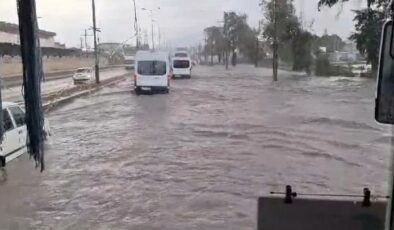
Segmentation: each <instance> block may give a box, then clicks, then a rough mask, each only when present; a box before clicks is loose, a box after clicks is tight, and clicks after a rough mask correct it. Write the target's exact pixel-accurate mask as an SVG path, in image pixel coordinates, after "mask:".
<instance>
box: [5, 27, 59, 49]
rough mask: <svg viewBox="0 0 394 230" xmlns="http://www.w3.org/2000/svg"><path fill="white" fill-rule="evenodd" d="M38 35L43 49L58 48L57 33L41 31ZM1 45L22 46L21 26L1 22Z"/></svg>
mask: <svg viewBox="0 0 394 230" xmlns="http://www.w3.org/2000/svg"><path fill="white" fill-rule="evenodd" d="M38 34H39V37H40V45H41V47H53V48H55V47H58V45H57V44H56V42H55V36H56V33H54V32H49V31H45V30H40V31H39V33H38ZM0 43H7V44H13V45H20V38H19V26H18V25H17V24H13V23H8V22H3V21H0Z"/></svg>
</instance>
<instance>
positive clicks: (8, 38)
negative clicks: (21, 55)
mask: <svg viewBox="0 0 394 230" xmlns="http://www.w3.org/2000/svg"><path fill="white" fill-rule="evenodd" d="M0 42H2V43H12V44H19V36H18V35H17V34H10V33H5V32H2V31H0Z"/></svg>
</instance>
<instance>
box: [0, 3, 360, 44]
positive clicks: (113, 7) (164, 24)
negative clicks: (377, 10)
mask: <svg viewBox="0 0 394 230" xmlns="http://www.w3.org/2000/svg"><path fill="white" fill-rule="evenodd" d="M259 1H260V0H198V1H194V0H136V3H137V8H138V12H137V14H138V20H139V21H140V24H141V27H142V29H143V31H146V32H147V33H148V35H149V39H150V35H151V27H150V25H151V24H150V13H149V12H148V11H143V10H141V8H143V7H144V8H149V9H156V8H157V7H160V10H157V11H154V13H153V18H154V19H155V21H156V22H154V25H155V27H154V28H155V33H156V34H157V33H158V30H159V29H158V28H159V27H160V31H161V35H162V36H161V37H162V40H165V41H166V42H167V43H168V44H171V45H172V46H183V45H194V44H198V43H199V42H201V41H202V40H203V29H204V28H205V27H208V26H211V25H219V24H220V20H222V17H223V11H230V10H232V11H236V12H239V13H246V14H247V15H248V16H249V17H248V22H249V24H250V25H252V26H257V23H258V20H259V19H261V17H262V12H261V8H260V7H259V5H258V3H259ZM36 2H37V11H38V13H37V14H38V16H39V17H41V18H40V19H39V26H40V28H41V29H45V30H49V31H53V32H56V33H57V38H56V39H57V40H58V41H60V42H62V43H66V45H67V46H68V47H71V46H77V47H79V46H80V35H81V34H82V33H83V31H84V29H85V28H89V27H90V26H91V24H92V20H91V1H90V0H66V1H64V0H36ZM317 2H318V0H294V4H295V7H296V9H297V14H298V15H300V12H301V10H302V12H303V18H304V22H305V25H306V26H308V25H311V24H312V22H313V24H312V27H311V28H310V30H312V31H313V32H314V33H317V34H319V35H320V34H322V33H323V32H324V31H325V30H327V31H328V33H329V34H332V33H336V34H338V35H340V36H341V37H342V38H344V39H346V38H347V37H348V36H349V35H350V33H351V32H352V30H353V21H352V19H353V16H354V15H353V13H352V9H359V8H360V7H364V6H365V3H363V2H364V1H363V0H354V1H351V2H350V3H346V4H344V5H343V7H340V6H337V7H334V8H332V9H329V8H323V9H322V10H321V11H320V12H318V10H317ZM96 5H97V24H98V27H100V28H101V29H102V33H101V34H100V41H101V42H123V41H125V40H127V39H128V38H130V37H131V36H132V35H133V33H134V32H133V23H134V8H133V4H132V0H96ZM339 12H341V14H339ZM0 21H8V22H14V23H16V22H17V12H16V0H0ZM90 41H91V40H90ZM149 41H150V40H149Z"/></svg>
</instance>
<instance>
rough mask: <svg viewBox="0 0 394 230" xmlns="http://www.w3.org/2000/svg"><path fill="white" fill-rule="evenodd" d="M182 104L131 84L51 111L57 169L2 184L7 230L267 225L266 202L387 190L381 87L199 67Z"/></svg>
mask: <svg viewBox="0 0 394 230" xmlns="http://www.w3.org/2000/svg"><path fill="white" fill-rule="evenodd" d="M194 70H195V73H194V74H193V78H192V79H191V80H185V81H173V82H172V91H171V93H170V94H169V95H155V96H139V97H138V96H135V95H134V94H132V93H131V85H132V82H131V80H128V81H125V82H122V83H121V84H119V85H116V86H113V87H110V88H106V89H104V90H102V91H100V92H98V93H97V94H94V95H91V96H89V97H85V98H81V99H78V100H76V101H75V102H73V103H71V104H69V105H67V106H65V107H62V108H60V109H58V110H57V111H55V112H53V113H52V114H50V115H49V119H50V121H51V125H52V130H53V131H54V133H55V135H54V136H52V137H51V140H50V142H49V143H48V144H47V146H46V148H47V149H46V155H47V165H48V169H47V171H46V172H45V173H44V174H39V173H38V172H36V171H35V170H34V165H32V162H31V161H29V160H28V159H27V157H23V158H21V159H18V160H17V161H15V162H13V163H12V164H10V165H8V166H7V171H8V180H6V181H5V182H4V183H3V184H2V185H1V186H0V195H1V196H0V203H2V206H0V222H1V223H2V224H3V223H4V224H3V226H5V228H20V229H26V228H44V229H51V228H55V229H171V230H173V229H186V228H187V229H237V230H238V229H254V228H255V226H256V220H255V218H256V213H255V211H256V205H257V203H256V202H257V197H258V196H260V195H263V194H268V193H269V192H270V191H272V190H283V187H284V185H286V184H292V185H293V187H294V188H295V189H296V190H297V191H299V192H318V193H324V192H326V193H329V192H335V193H341V192H343V193H361V191H362V188H364V187H370V188H371V190H372V191H373V192H375V193H379V194H385V193H386V187H387V182H386V179H387V175H388V170H387V169H388V159H389V157H388V156H389V137H390V135H389V132H388V130H387V129H386V128H385V127H384V126H379V125H377V124H376V123H375V122H374V120H373V99H374V98H373V97H374V86H375V83H374V81H372V80H368V79H359V78H351V79H345V78H314V77H307V76H304V75H302V74H298V75H291V74H289V73H286V72H282V73H281V74H280V77H281V79H280V81H279V82H277V83H272V82H271V70H267V69H255V68H253V67H249V66H238V67H237V68H236V69H234V70H232V71H224V70H223V67H197V68H195V69H194Z"/></svg>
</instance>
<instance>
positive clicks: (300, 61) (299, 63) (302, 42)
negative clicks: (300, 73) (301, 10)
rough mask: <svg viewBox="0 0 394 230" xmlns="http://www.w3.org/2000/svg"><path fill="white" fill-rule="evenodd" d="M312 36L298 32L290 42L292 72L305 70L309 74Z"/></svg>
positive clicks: (305, 32)
mask: <svg viewBox="0 0 394 230" xmlns="http://www.w3.org/2000/svg"><path fill="white" fill-rule="evenodd" d="M312 44H313V35H312V34H311V33H309V32H308V31H305V30H299V31H298V33H297V34H296V35H295V36H294V38H293V40H292V51H293V56H294V58H293V70H305V71H306V72H307V73H308V74H310V66H311V65H312Z"/></svg>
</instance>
